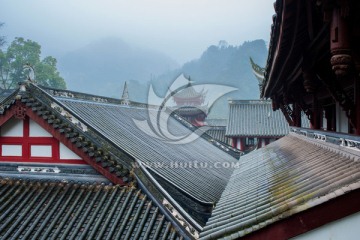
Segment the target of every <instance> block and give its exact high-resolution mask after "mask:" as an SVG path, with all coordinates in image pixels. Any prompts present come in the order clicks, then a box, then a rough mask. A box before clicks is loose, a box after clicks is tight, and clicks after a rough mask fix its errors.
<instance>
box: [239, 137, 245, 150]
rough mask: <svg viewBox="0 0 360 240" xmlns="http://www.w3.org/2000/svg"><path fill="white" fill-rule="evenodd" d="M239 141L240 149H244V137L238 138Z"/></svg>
mask: <svg viewBox="0 0 360 240" xmlns="http://www.w3.org/2000/svg"><path fill="white" fill-rule="evenodd" d="M239 141H240V151H245V138H239Z"/></svg>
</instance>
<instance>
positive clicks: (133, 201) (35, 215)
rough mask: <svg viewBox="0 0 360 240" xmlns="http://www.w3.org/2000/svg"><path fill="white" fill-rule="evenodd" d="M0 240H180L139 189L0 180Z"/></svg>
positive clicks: (171, 226) (170, 225)
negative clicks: (111, 239)
mask: <svg viewBox="0 0 360 240" xmlns="http://www.w3.org/2000/svg"><path fill="white" fill-rule="evenodd" d="M0 193H1V194H0V219H1V225H0V238H1V239H108V238H109V239H110V238H114V239H182V237H181V236H180V235H179V233H178V231H177V230H176V229H175V228H174V227H173V225H172V223H171V222H170V221H169V220H168V219H167V218H166V217H165V216H164V215H163V214H162V213H161V211H160V209H159V208H158V207H156V205H155V204H153V202H152V201H151V200H150V199H148V198H147V197H146V195H144V194H143V193H142V192H141V190H135V189H132V188H129V187H119V186H106V185H78V184H64V183H54V182H27V181H18V180H9V179H0Z"/></svg>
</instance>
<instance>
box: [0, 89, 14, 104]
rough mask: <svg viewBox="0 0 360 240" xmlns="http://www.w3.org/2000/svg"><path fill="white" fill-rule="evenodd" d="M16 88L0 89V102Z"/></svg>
mask: <svg viewBox="0 0 360 240" xmlns="http://www.w3.org/2000/svg"><path fill="white" fill-rule="evenodd" d="M15 91H16V89H6V90H4V89H0V104H1V103H2V102H3V101H5V100H6V99H7V98H8V97H9V96H10V95H11V94H13V93H14V92H15Z"/></svg>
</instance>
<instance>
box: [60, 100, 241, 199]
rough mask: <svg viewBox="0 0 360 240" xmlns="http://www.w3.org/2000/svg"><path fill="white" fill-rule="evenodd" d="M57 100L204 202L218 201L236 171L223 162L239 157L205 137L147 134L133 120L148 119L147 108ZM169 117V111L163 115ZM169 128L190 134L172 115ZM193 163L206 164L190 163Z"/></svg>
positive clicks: (174, 132) (152, 114) (86, 101)
mask: <svg viewBox="0 0 360 240" xmlns="http://www.w3.org/2000/svg"><path fill="white" fill-rule="evenodd" d="M56 99H57V100H58V101H60V102H61V103H62V104H63V105H64V106H66V107H67V108H68V109H70V110H71V112H73V113H76V114H77V116H79V117H80V118H81V119H83V121H84V122H85V123H86V124H88V125H90V126H92V128H94V129H96V130H97V131H98V132H99V133H101V134H102V135H104V136H106V137H107V138H108V139H109V140H110V141H111V142H112V143H114V144H115V145H117V146H118V147H119V148H121V149H123V150H124V151H125V152H127V153H128V154H130V155H131V156H133V157H134V158H136V159H138V160H140V161H141V162H143V163H148V164H149V167H150V168H151V169H152V170H153V171H154V172H156V173H158V174H159V175H160V176H162V177H163V178H164V179H166V180H167V181H169V182H171V183H172V184H173V185H174V186H176V187H178V188H179V189H181V190H182V191H184V192H186V193H188V194H190V195H191V196H193V197H195V198H196V199H199V200H200V201H204V202H216V201H217V200H219V198H220V195H221V193H222V191H223V190H224V189H225V186H226V183H227V181H228V179H229V178H230V175H231V173H232V170H233V168H227V167H222V166H221V163H222V162H228V163H236V161H237V160H235V159H234V158H233V157H231V156H230V155H229V154H227V153H225V152H223V151H222V150H220V149H218V148H216V147H214V146H213V145H212V144H209V142H208V141H206V140H205V139H203V138H198V139H196V140H195V141H193V142H191V143H188V144H171V143H167V142H164V141H162V140H159V139H156V138H154V137H151V136H149V135H147V134H146V133H144V132H143V131H142V130H141V129H139V128H138V127H137V126H136V125H135V123H134V119H137V120H146V119H148V109H147V108H142V107H131V106H124V105H118V104H109V103H101V102H94V101H89V100H81V99H72V98H62V97H57V98H56ZM149 113H150V115H151V116H156V115H157V113H158V112H157V110H154V109H153V110H150V111H149ZM168 117H169V116H168V115H166V114H165V115H164V116H162V118H165V119H166V118H168ZM168 127H169V129H170V131H171V132H172V133H173V134H175V135H184V134H189V133H191V131H190V130H189V129H188V128H186V127H184V126H183V125H182V124H181V123H179V122H178V121H177V120H176V119H174V118H172V117H170V118H169V121H168ZM194 163H197V164H198V165H199V164H202V166H206V167H201V168H199V167H194V166H189V164H194ZM176 164H177V165H176ZM216 164H218V165H216ZM160 165H161V166H160ZM176 166H178V167H176Z"/></svg>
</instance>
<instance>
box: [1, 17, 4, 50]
mask: <svg viewBox="0 0 360 240" xmlns="http://www.w3.org/2000/svg"><path fill="white" fill-rule="evenodd" d="M3 26H4V23H0V28H2V27H3ZM4 44H5V36H1V35H0V48H1V47H2V46H3V45H4Z"/></svg>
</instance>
